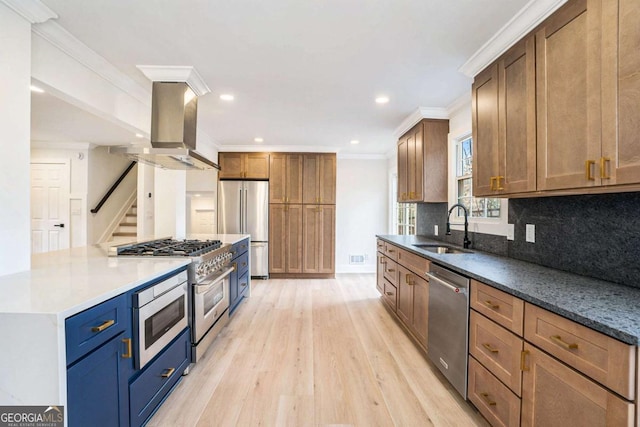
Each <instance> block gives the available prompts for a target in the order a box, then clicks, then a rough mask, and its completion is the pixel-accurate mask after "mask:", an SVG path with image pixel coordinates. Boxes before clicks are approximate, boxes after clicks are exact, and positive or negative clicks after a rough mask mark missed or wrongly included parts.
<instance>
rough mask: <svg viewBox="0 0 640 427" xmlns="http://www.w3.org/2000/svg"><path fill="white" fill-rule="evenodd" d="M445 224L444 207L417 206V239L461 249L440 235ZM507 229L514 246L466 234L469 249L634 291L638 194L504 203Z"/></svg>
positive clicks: (639, 268)
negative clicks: (531, 237) (529, 229)
mask: <svg viewBox="0 0 640 427" xmlns="http://www.w3.org/2000/svg"><path fill="white" fill-rule="evenodd" d="M446 220H447V204H446V203H425V204H419V205H418V207H417V224H416V225H417V234H420V235H425V236H428V237H432V238H435V239H438V240H443V241H446V242H448V243H452V244H457V245H461V244H462V238H463V232H462V231H457V230H453V231H452V235H451V236H445V235H444V231H445V225H446ZM509 223H511V224H514V226H515V240H514V241H507V240H506V238H505V237H503V236H494V235H489V234H480V233H471V234H470V239H471V241H472V242H473V243H472V247H473V248H474V249H478V250H482V251H486V252H491V253H495V254H497V255H502V256H508V257H511V258H516V259H520V260H523V261H528V262H533V263H536V264H540V265H544V266H547V267H551V268H556V269H559V270H565V271H569V272H572V273H576V274H581V275H584V276H590V277H596V278H599V279H604V280H608V281H611V282H616V283H620V284H623V285H627V286H633V287H640V193H616V194H599V195H587V196H558V197H540V198H530V199H510V200H509ZM526 224H534V225H535V227H536V230H535V243H528V242H526V241H525V228H526ZM434 225H438V227H439V236H434V227H433V226H434Z"/></svg>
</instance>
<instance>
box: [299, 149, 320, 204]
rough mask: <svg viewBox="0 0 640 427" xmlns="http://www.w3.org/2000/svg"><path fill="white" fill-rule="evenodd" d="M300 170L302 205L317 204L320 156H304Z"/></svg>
mask: <svg viewBox="0 0 640 427" xmlns="http://www.w3.org/2000/svg"><path fill="white" fill-rule="evenodd" d="M302 170H303V172H302V203H319V202H318V199H319V197H320V196H319V194H318V188H319V183H318V177H319V175H320V156H319V155H318V154H305V155H304V159H303V165H302Z"/></svg>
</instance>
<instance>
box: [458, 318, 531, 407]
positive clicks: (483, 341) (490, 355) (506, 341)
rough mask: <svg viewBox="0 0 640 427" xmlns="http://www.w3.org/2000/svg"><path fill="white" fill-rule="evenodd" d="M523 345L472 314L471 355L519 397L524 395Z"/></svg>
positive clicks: (492, 324)
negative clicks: (521, 359) (521, 369)
mask: <svg viewBox="0 0 640 427" xmlns="http://www.w3.org/2000/svg"><path fill="white" fill-rule="evenodd" d="M522 344H523V341H522V338H520V337H518V336H516V335H514V334H513V333H511V332H509V331H508V330H506V329H504V328H503V327H502V326H499V325H498V324H496V323H494V322H492V321H491V320H489V319H487V318H486V317H484V316H483V315H481V314H478V313H476V312H475V311H473V310H471V313H470V316H469V352H470V353H471V354H472V355H473V356H474V357H475V358H476V359H477V360H478V361H479V362H480V363H482V364H483V365H484V366H485V367H486V368H487V369H488V370H489V371H490V372H491V373H492V374H493V375H495V376H496V377H497V378H498V379H499V380H500V381H502V382H503V383H505V384H506V385H507V386H508V387H509V388H510V389H511V391H513V392H514V393H515V394H516V395H518V396H521V392H522V372H521V371H520V358H521V355H522Z"/></svg>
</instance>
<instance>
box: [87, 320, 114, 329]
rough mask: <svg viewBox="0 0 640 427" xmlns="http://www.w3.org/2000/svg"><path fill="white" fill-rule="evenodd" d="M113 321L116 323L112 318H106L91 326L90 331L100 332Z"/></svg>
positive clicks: (112, 323)
mask: <svg viewBox="0 0 640 427" xmlns="http://www.w3.org/2000/svg"><path fill="white" fill-rule="evenodd" d="M115 323H116V321H115V320H113V319H111V320H107V321H105V322H104V323H103V324H102V325H99V326H94V327H93V328H91V332H102V331H104V330H105V329H107V328H109V327H111V326H113V325H114V324H115Z"/></svg>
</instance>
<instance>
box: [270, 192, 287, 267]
mask: <svg viewBox="0 0 640 427" xmlns="http://www.w3.org/2000/svg"><path fill="white" fill-rule="evenodd" d="M285 208H286V205H283V204H271V205H269V273H285V272H286V265H285V260H286V251H287V247H286V244H287V242H286V241H285V239H284V238H283V236H285V233H286V232H287V222H286V212H285Z"/></svg>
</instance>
